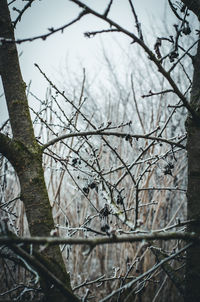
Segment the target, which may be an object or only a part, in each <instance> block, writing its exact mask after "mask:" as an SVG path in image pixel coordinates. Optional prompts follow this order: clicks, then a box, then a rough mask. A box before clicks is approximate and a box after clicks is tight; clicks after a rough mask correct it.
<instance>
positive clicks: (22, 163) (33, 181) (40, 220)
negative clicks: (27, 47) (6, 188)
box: [0, 0, 78, 302]
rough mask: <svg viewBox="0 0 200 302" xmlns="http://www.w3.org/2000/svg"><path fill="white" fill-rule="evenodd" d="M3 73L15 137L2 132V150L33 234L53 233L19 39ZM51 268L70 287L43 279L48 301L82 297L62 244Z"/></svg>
mask: <svg viewBox="0 0 200 302" xmlns="http://www.w3.org/2000/svg"><path fill="white" fill-rule="evenodd" d="M0 37H1V38H6V39H12V40H14V30H13V26H12V23H11V19H10V13H9V10H8V4H7V1H6V0H0ZM0 73H1V77H2V82H3V87H4V93H5V97H6V102H7V107H8V112H9V117H10V124H11V129H12V135H13V138H12V140H11V139H9V138H8V137H6V136H4V135H3V134H1V135H0V152H1V153H2V154H3V155H4V156H6V157H7V159H8V160H9V161H10V162H11V164H12V165H13V167H14V169H15V171H16V172H17V175H18V178H19V181H20V186H21V200H22V201H23V202H24V205H25V209H26V215H27V220H28V224H29V230H30V233H31V235H33V236H36V235H37V236H49V235H50V231H51V230H52V229H53V228H54V221H53V218H52V211H51V206H50V203H49V198H48V193H47V189H46V185H45V181H44V173H43V167H42V151H41V148H40V146H39V145H38V143H37V141H36V139H35V136H34V131H33V126H32V121H31V118H30V112H29V108H28V101H27V97H26V92H25V89H26V85H25V83H24V82H23V79H22V75H21V71H20V66H19V60H18V54H17V49H16V45H15V43H5V42H2V43H1V45H0ZM42 256H43V259H44V262H45V263H46V262H48V263H49V267H48V269H49V270H50V271H51V272H52V273H53V274H54V275H55V276H56V277H57V278H58V279H60V280H61V281H62V282H63V283H64V284H65V285H66V286H67V288H68V289H69V295H67V296H65V297H64V295H63V294H62V293H61V292H60V291H58V290H57V289H56V288H55V287H53V288H52V286H51V283H50V282H49V281H48V280H44V278H43V280H42V282H41V284H42V286H43V288H44V290H45V296H46V300H47V301H59V302H60V301H78V298H76V297H75V296H74V295H73V294H72V293H71V286H70V280H69V275H68V274H67V272H66V269H65V265H64V262H63V259H62V255H61V252H60V249H59V247H58V246H52V247H49V248H46V249H45V250H44V252H43V253H42Z"/></svg>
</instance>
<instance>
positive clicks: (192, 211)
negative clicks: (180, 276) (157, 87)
mask: <svg viewBox="0 0 200 302" xmlns="http://www.w3.org/2000/svg"><path fill="white" fill-rule="evenodd" d="M182 2H183V3H184V4H185V5H186V6H187V7H188V8H189V9H190V10H191V11H193V13H194V14H195V15H196V16H197V18H198V19H199V20H200V0H182ZM190 103H191V106H192V108H193V109H194V110H195V111H196V112H197V113H198V115H199V116H200V42H199V43H198V48H197V53H196V56H195V59H194V73H193V85H192V91H191V102H190ZM186 129H187V136H188V141H187V151H188V188H187V215H188V219H192V220H194V221H195V222H194V223H190V225H189V226H188V231H190V232H194V233H196V234H197V235H199V236H200V199H199V197H200V125H199V124H197V123H195V122H194V121H193V120H192V119H191V117H190V115H188V118H187V121H186ZM199 255H200V245H199V244H195V245H193V247H192V248H190V249H189V250H188V251H187V256H186V282H185V302H190V301H200V286H199V284H200V257H199Z"/></svg>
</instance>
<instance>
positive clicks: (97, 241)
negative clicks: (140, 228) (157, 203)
mask: <svg viewBox="0 0 200 302" xmlns="http://www.w3.org/2000/svg"><path fill="white" fill-rule="evenodd" d="M178 239H179V240H184V241H194V242H200V238H199V237H198V235H196V234H194V233H183V232H163V233H161V232H157V233H156V232H151V233H148V234H147V233H142V234H139V235H137V234H136V235H130V236H116V235H115V234H112V235H111V236H110V237H94V238H66V237H64V238H62V237H12V236H11V237H9V236H1V237H0V244H6V245H9V246H12V245H15V244H19V243H26V244H47V245H48V246H50V245H58V244H69V245H78V244H80V245H89V246H91V247H95V246H97V245H101V244H114V243H122V242H141V241H143V240H146V241H154V240H163V241H167V240H178Z"/></svg>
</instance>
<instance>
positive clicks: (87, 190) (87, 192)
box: [83, 187, 90, 195]
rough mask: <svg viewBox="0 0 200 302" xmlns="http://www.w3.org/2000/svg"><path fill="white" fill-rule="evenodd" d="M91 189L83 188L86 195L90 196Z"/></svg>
mask: <svg viewBox="0 0 200 302" xmlns="http://www.w3.org/2000/svg"><path fill="white" fill-rule="evenodd" d="M89 191H90V189H89V188H88V187H83V192H84V193H85V195H88V194H89Z"/></svg>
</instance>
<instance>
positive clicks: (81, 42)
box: [0, 0, 175, 126]
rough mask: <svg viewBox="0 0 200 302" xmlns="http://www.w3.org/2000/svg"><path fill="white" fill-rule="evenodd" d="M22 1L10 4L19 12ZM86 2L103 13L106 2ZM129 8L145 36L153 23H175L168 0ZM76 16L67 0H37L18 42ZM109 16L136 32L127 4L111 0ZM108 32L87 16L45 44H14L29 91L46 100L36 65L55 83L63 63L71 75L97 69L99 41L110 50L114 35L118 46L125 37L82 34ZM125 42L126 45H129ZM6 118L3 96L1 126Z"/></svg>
mask: <svg viewBox="0 0 200 302" xmlns="http://www.w3.org/2000/svg"><path fill="white" fill-rule="evenodd" d="M24 3H25V2H24V1H21V0H17V1H15V3H14V6H15V7H17V8H21V7H22V5H23V6H24V5H25V4H26V3H25V4H24ZM85 3H86V4H87V5H89V6H91V7H92V8H94V9H97V10H98V11H99V12H103V11H104V10H105V7H106V5H107V3H108V0H87V1H86V0H85ZM133 4H134V5H135V9H136V13H137V15H138V18H139V21H140V22H141V24H142V29H143V31H144V33H146V32H148V31H149V32H150V31H151V28H152V27H154V26H156V24H161V23H162V22H166V23H169V22H170V23H171V25H173V22H175V21H174V18H173V14H172V12H170V9H169V7H168V5H167V1H166V0H134V1H133ZM79 12H80V9H79V8H78V7H77V6H76V5H75V4H73V3H72V2H70V1H68V0H59V1H55V0H42V1H37V0H36V1H35V2H34V3H33V4H32V6H31V8H29V9H28V10H27V11H26V12H25V14H24V15H23V17H22V20H21V22H19V23H18V24H17V28H16V31H15V36H16V39H22V38H29V37H34V36H36V35H41V34H44V33H47V32H48V28H51V27H53V28H57V27H59V26H61V25H64V24H66V23H68V22H70V21H71V20H73V19H75V18H76V17H77V16H78V14H79ZM12 16H13V19H15V17H16V12H14V13H13V12H12ZM109 17H110V18H111V19H113V20H115V21H116V22H118V23H119V24H120V25H122V26H124V27H126V28H127V29H129V30H132V31H134V32H135V33H136V27H135V23H134V19H133V16H132V14H131V10H130V7H129V4H128V1H127V0H115V1H114V4H113V7H112V10H111V13H110V14H109ZM107 28H108V26H107V24H106V23H105V22H103V21H100V20H98V19H97V18H95V17H93V16H89V15H86V16H84V17H83V19H81V21H79V22H77V23H76V24H75V25H72V26H71V27H70V28H67V29H65V30H64V33H63V34H61V33H56V34H54V35H52V36H50V37H49V38H47V40H46V41H42V40H41V39H39V40H35V41H33V42H25V43H22V44H20V45H18V50H19V53H21V56H20V64H21V69H22V75H23V78H24V81H25V82H26V84H28V83H29V82H30V81H32V84H31V91H33V93H35V94H36V95H38V96H39V97H40V98H44V96H45V91H46V88H47V86H48V84H47V83H46V81H45V80H44V78H43V77H42V75H41V74H39V72H38V70H37V69H36V68H35V67H34V63H37V64H38V65H39V66H40V67H41V68H42V70H44V72H45V73H46V74H47V75H48V76H50V78H51V79H53V80H55V79H58V78H59V71H61V72H63V71H64V69H65V62H66V61H68V62H69V63H70V66H71V67H72V69H73V73H76V72H77V73H78V74H81V71H80V69H82V68H83V67H85V69H86V75H87V73H92V72H93V71H95V70H96V69H97V68H98V59H99V57H100V55H101V43H102V42H103V45H104V47H105V50H106V51H108V52H109V51H110V50H111V49H112V45H113V44H112V43H113V36H114V37H115V38H117V40H118V41H119V43H124V37H121V35H120V34H118V33H115V34H112V35H111V34H103V35H101V37H100V36H97V37H94V38H91V39H88V38H86V37H84V32H87V31H94V30H100V29H107ZM159 33H160V28H158V31H157V32H156V35H157V36H159ZM148 38H149V37H148ZM150 38H151V37H150ZM121 39H122V40H121ZM155 39H156V36H155V37H152V45H151V48H152V49H153V43H154V42H155ZM126 40H127V43H128V44H130V42H131V41H128V39H126ZM101 41H102V42H101ZM120 41H121V42H120ZM112 53H113V56H115V57H117V56H118V55H119V52H118V49H117V47H116V45H115V47H113V49H112ZM66 72H67V71H66ZM69 72H70V71H69ZM2 93H3V88H2V84H0V95H2ZM31 106H33V104H31ZM7 118H8V115H7V109H6V104H5V99H4V97H2V96H1V98H0V126H1V125H2V123H3V122H4V121H5V120H6V119H7Z"/></svg>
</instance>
